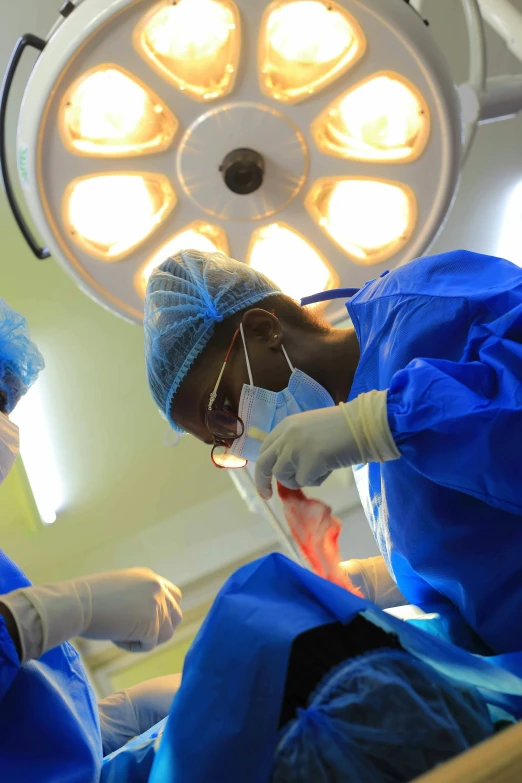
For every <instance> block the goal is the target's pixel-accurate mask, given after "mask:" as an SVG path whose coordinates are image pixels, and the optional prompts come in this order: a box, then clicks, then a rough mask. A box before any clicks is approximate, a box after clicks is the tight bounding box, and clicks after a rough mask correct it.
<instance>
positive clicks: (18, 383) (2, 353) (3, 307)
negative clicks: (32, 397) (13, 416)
mask: <svg viewBox="0 0 522 783" xmlns="http://www.w3.org/2000/svg"><path fill="white" fill-rule="evenodd" d="M44 366H45V365H44V360H43V358H42V355H41V354H40V351H39V350H38V348H37V347H36V345H35V344H34V343H33V342H32V341H31V338H30V336H29V330H28V328H27V321H26V320H25V318H24V317H23V315H20V313H17V312H16V311H15V310H13V309H12V308H11V307H9V305H8V304H7V303H6V302H5V301H4V300H3V299H0V394H1V395H2V396H3V397H4V399H5V406H4V410H5V413H8V414H9V413H12V412H13V410H14V408H15V407H16V404H17V402H18V401H19V400H20V398H21V397H23V396H24V394H25V393H26V392H27V390H28V389H29V387H30V386H32V385H33V383H34V382H35V381H36V379H37V378H38V374H39V373H40V371H41V370H43V368H44Z"/></svg>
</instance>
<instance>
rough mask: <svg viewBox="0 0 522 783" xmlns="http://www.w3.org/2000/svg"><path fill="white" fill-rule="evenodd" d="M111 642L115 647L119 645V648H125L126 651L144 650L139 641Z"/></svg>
mask: <svg viewBox="0 0 522 783" xmlns="http://www.w3.org/2000/svg"><path fill="white" fill-rule="evenodd" d="M113 644H114V645H115V646H116V647H119V648H120V649H121V650H126V651H127V652H132V653H134V652H143V651H144V648H143V647H142V643H141V642H113Z"/></svg>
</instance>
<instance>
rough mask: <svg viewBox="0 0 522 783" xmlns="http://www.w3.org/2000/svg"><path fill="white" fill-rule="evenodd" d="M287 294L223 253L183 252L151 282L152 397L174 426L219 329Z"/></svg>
mask: <svg viewBox="0 0 522 783" xmlns="http://www.w3.org/2000/svg"><path fill="white" fill-rule="evenodd" d="M280 294H282V291H281V289H280V288H278V287H277V286H276V285H275V283H272V281H271V280H269V279H268V278H267V277H265V276H264V275H262V274H260V273H259V272H256V271H255V270H254V269H252V268H251V267H249V266H248V264H245V263H243V262H241V261H235V260H234V259H233V258H228V256H225V255H224V254H223V253H217V252H216V253H203V252H200V251H197V250H181V251H180V252H178V253H176V254H175V255H174V256H172V258H169V259H168V260H167V261H165V262H164V263H163V264H161V265H160V266H159V267H158V268H157V269H156V270H155V271H154V272H153V273H152V275H151V276H150V278H149V282H148V286H147V294H146V296H145V318H144V328H145V360H146V365H147V377H148V381H149V386H150V390H151V392H152V396H153V397H154V400H155V402H156V405H157V406H158V408H159V409H160V411H161V413H162V414H163V415H164V416H165V418H166V419H167V420H168V422H169V423H170V425H171V426H172V427H173V428H174V429H175V430H178V431H181V430H180V428H179V427H178V426H177V425H176V424H175V423H174V421H173V420H172V418H171V415H170V410H171V407H172V401H173V399H174V396H175V394H176V392H177V390H178V389H179V387H180V384H181V382H182V381H183V379H184V378H185V376H186V375H187V373H188V371H189V370H190V368H191V366H192V365H193V364H194V362H195V361H196V359H197V358H198V356H199V355H200V354H201V352H202V351H203V349H204V348H205V346H206V345H207V343H208V341H209V340H210V338H211V337H212V335H213V334H214V328H215V325H216V323H219V322H220V321H223V319H225V318H228V317H229V316H231V315H233V314H234V313H237V312H239V311H240V310H243V309H244V308H245V307H249V306H251V305H254V304H256V303H258V302H260V301H262V300H263V299H266V297H268V296H274V295H280Z"/></svg>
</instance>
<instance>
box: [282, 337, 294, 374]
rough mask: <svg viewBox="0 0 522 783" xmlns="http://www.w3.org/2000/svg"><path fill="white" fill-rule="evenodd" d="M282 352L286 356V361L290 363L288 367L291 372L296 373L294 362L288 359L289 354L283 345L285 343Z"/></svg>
mask: <svg viewBox="0 0 522 783" xmlns="http://www.w3.org/2000/svg"><path fill="white" fill-rule="evenodd" d="M281 350H282V351H283V353H284V355H285V359H286V361H287V362H288V366H289V367H290V370H291V371H292V372H295V367H294V365H293V364H292V362H291V361H290V359H289V358H288V354H287V352H286V351H285V346H284V345H283V343H281Z"/></svg>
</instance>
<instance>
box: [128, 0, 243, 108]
mask: <svg viewBox="0 0 522 783" xmlns="http://www.w3.org/2000/svg"><path fill="white" fill-rule="evenodd" d="M134 41H135V46H136V49H137V50H138V52H139V53H140V54H141V55H142V56H143V57H145V58H147V59H148V60H149V62H150V63H151V65H152V66H153V67H155V68H156V69H157V70H158V71H159V73H160V74H161V75H163V76H164V77H165V78H166V79H168V80H169V81H171V82H172V83H173V84H174V85H175V86H176V87H178V89H179V90H181V91H186V92H187V94H188V95H190V96H191V97H193V98H195V99H196V100H207V101H208V100H213V99H215V98H219V97H220V96H222V95H226V94H227V93H229V92H230V90H231V89H232V87H233V85H234V81H235V78H236V68H237V61H238V56H239V16H238V13H237V7H236V6H235V4H234V3H231V2H228V1H227V0H178V2H177V3H168V4H165V3H164V2H162V3H158V4H156V5H155V6H154V8H153V9H152V11H151V12H150V13H149V14H146V15H145V16H144V17H143V20H142V21H141V22H140V24H139V25H138V27H137V29H136V32H135V35H134Z"/></svg>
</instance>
